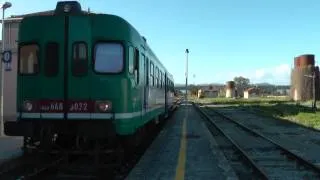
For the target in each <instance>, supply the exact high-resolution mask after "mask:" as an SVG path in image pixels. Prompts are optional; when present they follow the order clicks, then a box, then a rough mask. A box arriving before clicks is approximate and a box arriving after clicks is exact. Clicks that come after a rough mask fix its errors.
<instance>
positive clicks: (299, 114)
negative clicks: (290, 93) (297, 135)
mask: <svg viewBox="0 0 320 180" xmlns="http://www.w3.org/2000/svg"><path fill="white" fill-rule="evenodd" d="M189 100H190V101H193V102H195V103H202V104H226V105H237V106H239V107H242V108H244V109H249V110H254V112H256V113H258V114H260V115H264V116H269V117H270V116H271V117H276V118H280V119H286V120H289V121H292V122H295V123H297V124H301V125H304V126H307V127H311V128H314V129H320V111H319V110H318V111H316V112H315V111H313V110H312V108H311V106H310V104H311V101H307V102H301V103H300V105H299V104H296V102H294V101H291V100H290V99H289V98H284V97H268V98H250V99H232V98H203V99H198V98H196V97H189ZM317 107H318V108H320V104H318V103H317Z"/></svg>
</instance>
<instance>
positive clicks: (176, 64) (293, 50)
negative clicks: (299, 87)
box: [6, 0, 320, 85]
mask: <svg viewBox="0 0 320 180" xmlns="http://www.w3.org/2000/svg"><path fill="white" fill-rule="evenodd" d="M10 2H11V3H12V7H11V8H9V9H7V10H6V16H10V15H18V14H25V13H32V12H38V11H45V10H52V9H54V8H55V6H56V2H57V1H54V0H11V1H10ZM79 2H80V3H81V6H82V8H83V9H88V7H90V10H91V11H92V12H99V13H106V14H114V15H118V16H120V17H122V18H124V19H126V20H127V21H128V22H129V23H130V24H132V25H133V26H134V27H135V28H136V29H137V30H138V31H139V33H140V34H141V35H143V36H145V37H146V39H147V42H148V44H149V45H150V47H151V49H152V50H153V51H154V52H155V54H156V55H157V57H158V58H159V59H160V61H161V62H162V63H163V64H164V65H165V67H166V68H167V69H168V71H169V72H170V73H171V74H173V77H174V80H175V83H178V84H180V83H181V84H183V83H185V69H186V68H185V67H186V54H185V49H186V48H188V49H189V54H188V59H189V63H188V65H189V66H188V72H189V73H188V74H189V76H188V77H189V80H188V81H189V83H196V84H201V83H225V82H226V81H229V80H232V79H233V78H234V77H235V76H244V77H246V78H249V79H250V82H252V83H262V82H267V83H272V84H277V85H288V84H290V71H291V68H292V67H293V59H294V57H296V56H299V55H301V54H315V55H316V64H317V63H318V61H317V55H318V54H320V23H319V18H320V15H319V13H318V12H319V9H320V1H319V0H303V1H302V0H281V1H279V0H268V1H261V0H197V1H191V0H161V1H150V0H135V1H132V0H122V1H119V0H79Z"/></svg>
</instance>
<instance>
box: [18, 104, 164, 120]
mask: <svg viewBox="0 0 320 180" xmlns="http://www.w3.org/2000/svg"><path fill="white" fill-rule="evenodd" d="M159 108H164V106H161V107H154V108H151V109H148V110H147V111H137V112H132V113H115V114H114V115H115V118H116V119H129V118H133V117H137V116H140V115H144V114H146V113H148V112H150V111H153V110H156V109H159ZM20 115H21V118H26V119H31V118H45V119H62V118H63V113H26V112H22V113H21V114H20V112H17V117H20ZM112 116H113V114H112V113H68V114H67V117H68V119H110V118H112Z"/></svg>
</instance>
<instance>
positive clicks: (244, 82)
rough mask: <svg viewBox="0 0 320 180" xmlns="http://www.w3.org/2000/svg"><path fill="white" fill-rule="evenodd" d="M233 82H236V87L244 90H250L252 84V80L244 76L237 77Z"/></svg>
mask: <svg viewBox="0 0 320 180" xmlns="http://www.w3.org/2000/svg"><path fill="white" fill-rule="evenodd" d="M233 81H234V82H235V85H236V87H237V88H238V89H242V90H244V89H246V88H248V87H249V84H250V80H249V79H248V78H245V77H242V76H239V77H235V78H234V79H233Z"/></svg>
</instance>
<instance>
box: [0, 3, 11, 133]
mask: <svg viewBox="0 0 320 180" xmlns="http://www.w3.org/2000/svg"><path fill="white" fill-rule="evenodd" d="M11 6H12V4H11V3H10V2H5V3H4V4H2V6H1V8H2V56H3V52H4V50H5V41H4V38H5V35H4V11H5V10H6V9H8V8H10V7H11ZM0 70H1V78H0V79H1V83H0V84H1V87H0V101H1V104H0V108H1V112H0V123H1V124H0V128H1V129H0V136H3V135H4V127H3V126H4V122H3V84H4V82H3V81H4V80H3V79H4V77H3V76H4V71H3V64H2V61H1V62H0Z"/></svg>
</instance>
